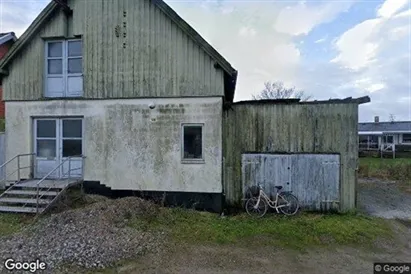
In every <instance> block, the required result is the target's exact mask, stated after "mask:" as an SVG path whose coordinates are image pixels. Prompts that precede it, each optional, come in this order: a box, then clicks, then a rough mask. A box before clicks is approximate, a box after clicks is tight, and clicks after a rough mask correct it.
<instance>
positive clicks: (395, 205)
mask: <svg viewBox="0 0 411 274" xmlns="http://www.w3.org/2000/svg"><path fill="white" fill-rule="evenodd" d="M403 189H404V186H403V185H402V184H401V183H397V182H394V181H384V180H380V179H360V180H359V181H358V195H357V199H358V208H359V210H361V211H363V212H365V213H367V214H370V215H372V216H376V217H381V218H385V219H405V220H411V194H410V193H408V192H406V191H403Z"/></svg>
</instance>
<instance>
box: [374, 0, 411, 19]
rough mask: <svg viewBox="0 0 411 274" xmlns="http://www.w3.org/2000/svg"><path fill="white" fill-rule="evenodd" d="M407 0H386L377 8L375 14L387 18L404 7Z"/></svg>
mask: <svg viewBox="0 0 411 274" xmlns="http://www.w3.org/2000/svg"><path fill="white" fill-rule="evenodd" d="M408 1H409V0H387V1H385V2H384V3H383V4H382V5H381V7H380V8H379V9H378V11H377V14H378V15H379V16H381V17H385V18H389V17H391V16H393V15H394V14H395V13H397V12H398V11H400V10H401V9H402V8H403V7H406V5H407V3H408Z"/></svg>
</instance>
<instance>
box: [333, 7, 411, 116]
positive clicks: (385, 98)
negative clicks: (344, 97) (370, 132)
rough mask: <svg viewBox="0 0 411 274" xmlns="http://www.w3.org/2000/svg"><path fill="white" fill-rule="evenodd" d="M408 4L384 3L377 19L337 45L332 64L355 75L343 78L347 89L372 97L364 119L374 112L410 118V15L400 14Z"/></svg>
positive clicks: (356, 28) (358, 27)
mask: <svg viewBox="0 0 411 274" xmlns="http://www.w3.org/2000/svg"><path fill="white" fill-rule="evenodd" d="M406 3H408V2H407V1H401V0H394V1H391V0H387V1H385V2H384V4H383V5H382V6H381V7H380V8H379V9H378V10H377V12H376V17H375V18H373V19H368V20H365V21H363V22H361V23H359V24H357V25H356V26H354V27H352V28H351V29H349V30H347V31H345V32H344V33H343V34H342V35H341V36H340V37H338V39H337V40H336V42H335V49H336V50H337V52H338V54H337V56H336V57H335V58H334V59H332V60H331V64H334V65H338V66H339V67H340V68H342V69H345V70H347V71H352V73H353V74H354V73H355V77H352V78H351V79H344V80H345V81H346V84H345V87H346V88H352V89H353V91H354V92H356V93H357V94H360V93H363V94H368V95H370V96H371V104H370V106H367V107H364V108H362V109H363V111H362V116H361V117H363V119H370V118H371V117H372V113H373V114H374V115H375V114H376V113H383V114H384V115H385V117H388V114H389V113H394V114H395V115H396V116H397V117H398V118H399V119H411V112H410V107H411V101H409V100H408V99H409V98H410V95H411V94H410V92H411V86H410V79H411V71H410V65H409V64H410V62H411V58H410V54H411V53H410V41H409V39H410V35H411V26H410V23H409V20H410V17H411V12H410V10H406V11H401V10H402V9H403V8H404V6H405V4H406ZM331 64H330V65H331ZM340 87H341V86H340ZM398 98H401V99H398ZM407 100H408V101H407ZM398 102H401V105H399V106H398V107H397V106H396V105H397V104H398Z"/></svg>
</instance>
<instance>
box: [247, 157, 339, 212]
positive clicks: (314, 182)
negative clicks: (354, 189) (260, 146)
mask: <svg viewBox="0 0 411 274" xmlns="http://www.w3.org/2000/svg"><path fill="white" fill-rule="evenodd" d="M242 181H243V182H242V184H243V185H242V187H243V195H246V192H247V190H248V188H249V187H250V186H253V185H257V184H260V185H261V186H262V187H263V189H264V192H266V193H267V194H269V195H271V196H272V197H273V196H274V195H275V193H276V190H275V189H274V186H276V185H281V186H283V188H284V189H285V190H287V191H292V192H293V194H294V195H296V196H297V198H298V199H299V201H300V205H301V206H302V207H303V208H305V209H312V210H321V209H325V208H326V209H330V207H333V206H338V202H339V197H340V156H339V155H337V154H288V155H282V154H264V153H261V154H243V155H242Z"/></svg>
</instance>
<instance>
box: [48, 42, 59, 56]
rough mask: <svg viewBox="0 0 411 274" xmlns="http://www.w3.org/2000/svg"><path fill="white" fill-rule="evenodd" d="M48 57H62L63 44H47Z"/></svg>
mask: <svg viewBox="0 0 411 274" xmlns="http://www.w3.org/2000/svg"><path fill="white" fill-rule="evenodd" d="M48 45H49V46H48V57H62V56H63V44H62V43H61V42H53V43H48Z"/></svg>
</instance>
